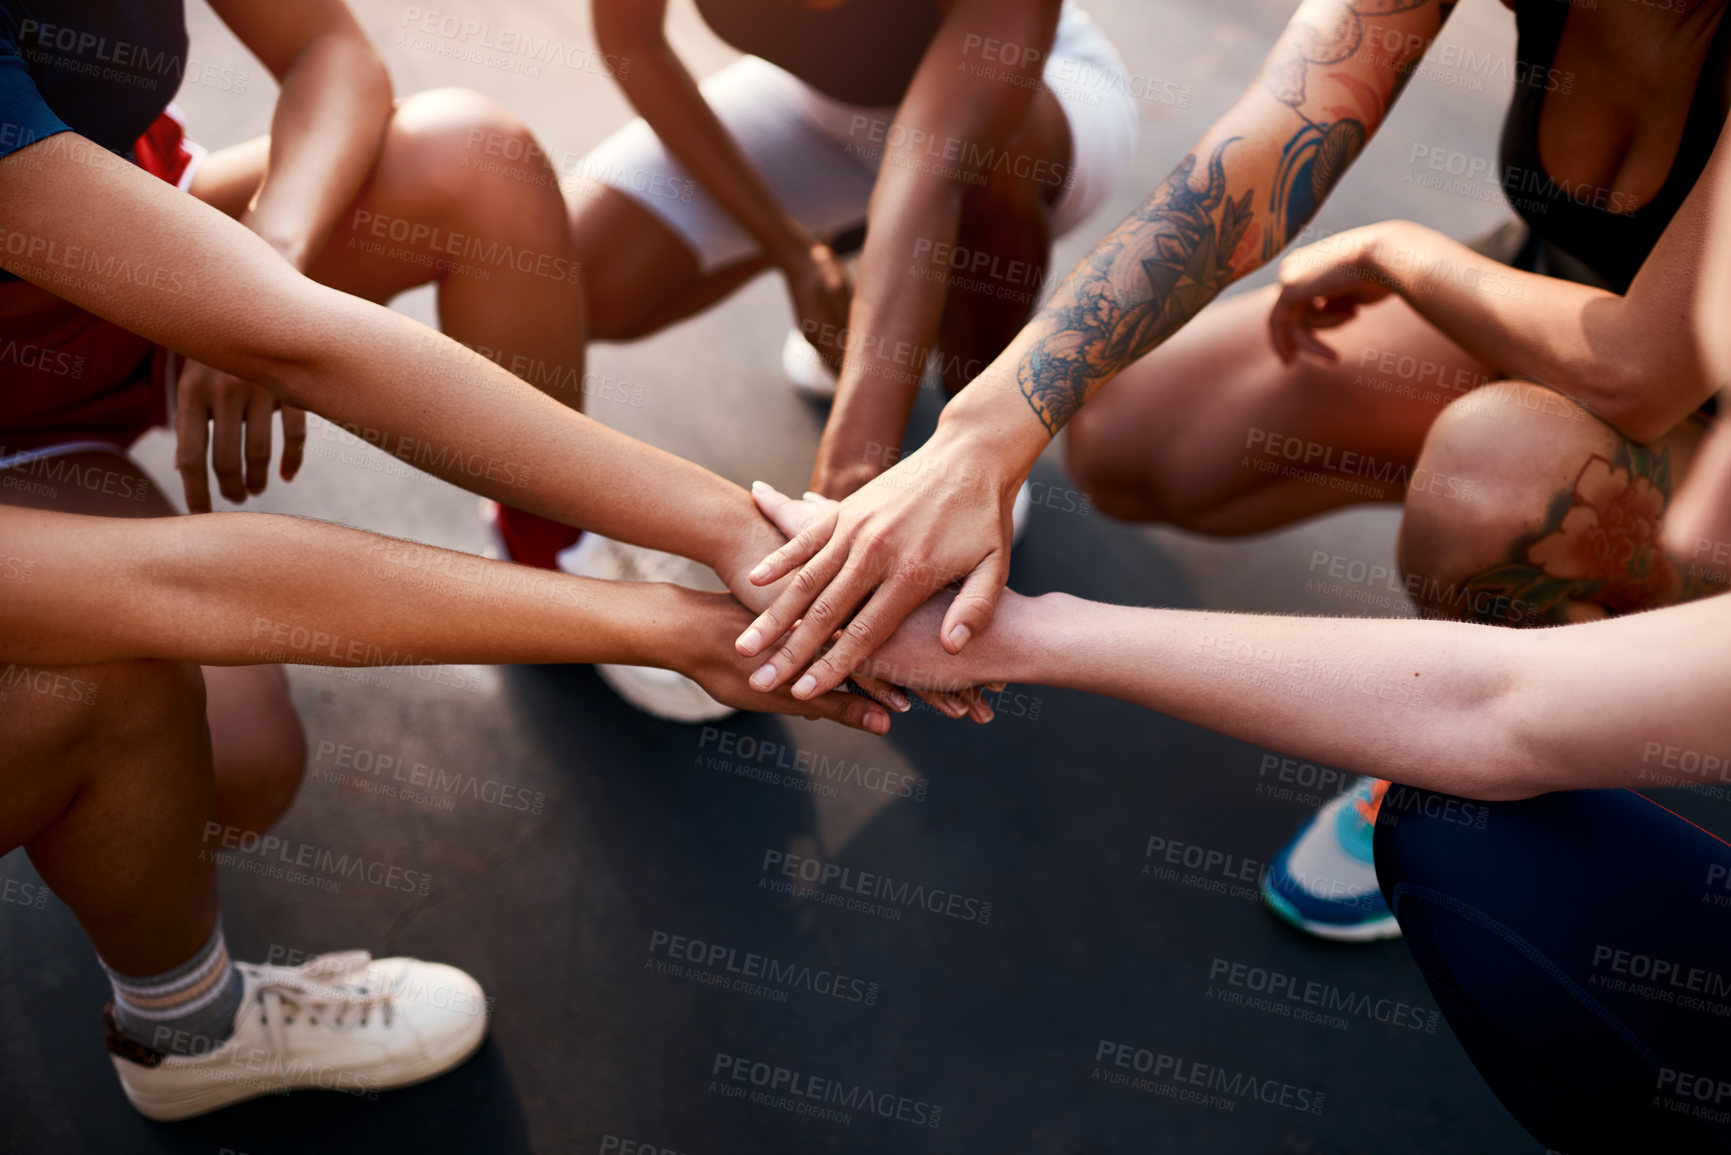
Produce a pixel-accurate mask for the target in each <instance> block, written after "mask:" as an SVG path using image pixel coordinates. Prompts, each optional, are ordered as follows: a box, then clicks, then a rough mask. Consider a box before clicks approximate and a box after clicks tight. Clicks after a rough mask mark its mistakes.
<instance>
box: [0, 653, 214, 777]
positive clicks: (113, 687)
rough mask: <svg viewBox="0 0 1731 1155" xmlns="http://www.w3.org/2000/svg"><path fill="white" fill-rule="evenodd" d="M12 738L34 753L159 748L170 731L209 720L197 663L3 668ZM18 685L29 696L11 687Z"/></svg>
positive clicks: (42, 755) (1, 680)
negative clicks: (157, 745)
mask: <svg viewBox="0 0 1731 1155" xmlns="http://www.w3.org/2000/svg"><path fill="white" fill-rule="evenodd" d="M0 682H4V683H5V685H4V686H3V687H0V689H3V690H4V691H5V692H4V693H0V697H4V698H6V699H7V700H8V707H9V708H8V710H7V713H6V730H7V733H8V736H9V737H10V738H12V739H14V740H16V741H18V742H19V743H21V744H22V745H23V746H24V747H25V748H27V749H29V750H30V752H31V754H32V756H33V757H51V756H54V755H56V754H71V753H74V752H76V751H81V750H82V751H92V752H100V751H102V750H111V749H117V750H129V749H133V748H137V747H146V746H154V745H156V744H158V743H160V742H161V740H162V738H163V735H164V733H165V732H166V731H169V730H174V729H187V728H190V727H196V726H199V725H202V722H203V718H204V705H205V697H204V682H203V679H202V678H201V677H200V676H199V670H198V667H197V666H190V665H187V664H185V663H182V662H169V661H156V660H139V661H128V662H105V663H103V664H101V665H94V666H45V667H26V666H22V665H16V664H14V665H10V666H7V667H6V668H5V670H4V671H0ZM14 688H16V689H19V690H23V691H25V692H23V693H14V692H11V691H12V690H13V689H14Z"/></svg>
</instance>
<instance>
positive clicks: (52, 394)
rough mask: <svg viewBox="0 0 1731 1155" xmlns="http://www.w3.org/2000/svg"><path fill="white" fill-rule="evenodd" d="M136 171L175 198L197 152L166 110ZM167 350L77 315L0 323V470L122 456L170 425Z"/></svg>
mask: <svg viewBox="0 0 1731 1155" xmlns="http://www.w3.org/2000/svg"><path fill="white" fill-rule="evenodd" d="M134 155H135V156H136V157H137V159H138V167H140V168H142V169H143V170H144V171H145V172H148V173H150V174H151V175H153V176H158V177H161V178H162V179H163V180H165V181H167V182H169V183H170V184H172V185H175V186H177V187H179V188H183V189H184V188H186V187H188V186H189V185H190V184H191V183H192V175H193V171H194V170H195V169H196V167H197V164H198V161H199V160H200V159H201V158H202V157H203V155H204V152H203V150H202V149H200V148H199V147H198V146H197V145H196V144H193V143H192V142H191V141H189V140H188V139H187V138H186V128H185V124H184V123H183V122H182V121H181V120H180V117H179V115H178V113H177V112H176V111H175V110H173V109H170V110H168V111H166V112H164V113H163V114H162V115H161V116H159V117H158V118H157V119H156V123H155V124H153V125H151V126H150V129H149V131H147V132H146V133H145V134H144V135H143V136H141V137H139V138H138V144H137V146H136V150H135V153H134ZM173 361H174V358H173V357H172V356H171V355H170V354H169V352H168V350H166V349H163V348H161V347H159V346H157V345H153V344H151V343H150V342H149V341H147V340H145V339H144V338H143V337H140V336H138V335H137V334H135V333H129V332H127V331H126V330H125V329H122V328H121V327H120V326H118V325H113V324H110V323H109V322H107V321H104V320H102V319H101V318H100V317H97V316H95V315H93V314H91V313H87V312H85V311H84V310H83V309H80V308H78V306H76V305H72V304H68V303H66V302H59V303H56V304H53V305H50V306H49V307H48V308H46V309H43V310H41V311H39V312H35V313H27V314H25V315H23V316H20V317H0V460H4V459H5V458H7V457H8V456H11V455H12V454H15V453H19V452H25V451H29V450H34V449H44V448H47V447H48V446H52V445H58V444H62V443H64V442H69V441H97V442H104V443H109V444H112V445H114V446H115V447H116V448H119V449H125V448H127V447H128V446H130V445H131V444H132V443H133V442H134V441H137V440H138V439H139V437H141V436H142V435H143V434H144V432H145V431H146V430H147V429H150V428H151V427H152V426H155V425H161V424H163V422H164V421H165V420H166V419H167V416H168V376H169V372H170V369H171V365H172V363H173Z"/></svg>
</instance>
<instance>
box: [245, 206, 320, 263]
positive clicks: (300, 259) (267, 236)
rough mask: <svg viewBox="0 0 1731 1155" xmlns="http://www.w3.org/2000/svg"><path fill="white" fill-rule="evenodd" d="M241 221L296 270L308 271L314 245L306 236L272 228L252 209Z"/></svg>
mask: <svg viewBox="0 0 1731 1155" xmlns="http://www.w3.org/2000/svg"><path fill="white" fill-rule="evenodd" d="M240 223H241V224H243V225H245V226H246V227H247V228H248V229H250V230H252V232H253V233H254V234H255V235H256V236H257V237H258V238H259V239H260V240H262V241H264V243H265V244H267V245H269V246H270V247H271V248H272V249H274V250H276V254H277V256H279V257H281V258H282V259H283V260H285V261H287V262H288V263H289V264H291V265H293V266H294V268H295V271H296V272H299V273H304V272H306V269H307V265H308V264H309V263H310V262H311V256H312V252H311V250H312V245H311V243H310V242H309V241H308V239H307V238H306V237H304V236H296V235H292V234H290V233H287V232H283V231H281V230H275V229H272V228H271V226H270V224H269V222H266V221H262V220H260V219H259V218H258V217H257V216H255V215H254V214H253V213H252V211H251V210H248V211H247V212H245V213H243V214H242V215H241V218H240Z"/></svg>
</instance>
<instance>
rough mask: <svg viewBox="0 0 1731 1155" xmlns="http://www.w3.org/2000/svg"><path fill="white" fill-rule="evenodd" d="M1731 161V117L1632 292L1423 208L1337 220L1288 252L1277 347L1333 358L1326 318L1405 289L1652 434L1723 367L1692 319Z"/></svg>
mask: <svg viewBox="0 0 1731 1155" xmlns="http://www.w3.org/2000/svg"><path fill="white" fill-rule="evenodd" d="M1727 169H1731V127H1728V128H1725V129H1721V131H1720V136H1719V144H1718V146H1717V147H1716V148H1715V149H1714V152H1713V157H1712V159H1711V160H1709V161H1708V163H1707V167H1706V169H1705V170H1703V171H1702V173H1701V176H1700V177H1699V179H1697V180H1696V182H1695V186H1694V188H1693V189H1691V190H1690V192H1689V196H1688V197H1687V198H1686V199H1685V200H1684V201H1683V205H1682V207H1681V208H1680V209H1679V210H1678V211H1677V215H1676V216H1675V217H1673V218H1672V219H1671V223H1670V224H1669V225H1668V226H1667V227H1666V229H1665V231H1664V233H1663V234H1662V235H1661V236H1660V237H1659V242H1658V244H1657V245H1655V246H1654V248H1653V251H1652V253H1651V254H1650V255H1649V256H1648V257H1647V260H1646V261H1645V262H1644V263H1643V264H1642V265H1641V271H1640V272H1639V273H1637V274H1636V276H1635V279H1634V282H1633V283H1632V284H1630V286H1629V289H1628V292H1626V293H1613V292H1611V291H1609V290H1606V289H1600V288H1595V287H1593V286H1591V285H1582V284H1576V283H1574V282H1571V281H1565V280H1562V279H1560V278H1557V277H1547V276H1541V275H1539V274H1537V273H1527V272H1522V271H1520V270H1518V269H1512V268H1510V267H1508V266H1507V265H1504V264H1501V263H1499V262H1497V261H1494V260H1492V259H1490V258H1489V257H1485V256H1481V255H1479V254H1478V253H1476V252H1474V251H1472V250H1471V249H1469V248H1467V247H1466V246H1465V245H1463V244H1460V243H1459V242H1458V241H1453V240H1450V239H1449V238H1447V237H1445V236H1443V235H1441V234H1440V233H1436V232H1433V231H1432V230H1430V229H1427V228H1423V227H1421V226H1419V225H1415V224H1413V223H1411V222H1410V221H1383V222H1380V223H1378V224H1374V225H1367V226H1365V227H1363V228H1357V229H1350V230H1348V231H1346V232H1343V233H1337V234H1335V235H1334V236H1331V237H1329V238H1327V239H1326V240H1323V241H1318V242H1317V243H1316V244H1314V245H1309V246H1307V247H1305V248H1303V249H1300V250H1298V251H1297V252H1294V253H1292V254H1291V255H1290V256H1288V257H1287V258H1286V260H1285V261H1283V262H1282V263H1281V267H1280V285H1281V292H1280V297H1279V298H1278V299H1277V300H1276V301H1275V303H1274V308H1273V309H1272V310H1271V312H1270V316H1269V330H1270V335H1271V336H1272V338H1273V342H1274V349H1275V352H1276V353H1278V354H1279V355H1280V357H1281V359H1282V360H1283V361H1285V362H1286V363H1287V364H1291V363H1292V362H1293V361H1294V360H1295V359H1296V358H1297V356H1298V355H1299V353H1301V352H1303V353H1309V354H1312V355H1314V356H1317V357H1320V358H1322V359H1324V360H1326V361H1333V360H1335V359H1336V358H1335V354H1334V352H1333V350H1332V349H1330V348H1329V346H1328V345H1327V344H1326V343H1325V342H1324V341H1322V340H1321V339H1320V338H1319V337H1318V336H1316V334H1315V333H1314V332H1313V330H1316V329H1324V328H1331V327H1333V326H1335V325H1339V324H1342V323H1343V322H1345V321H1347V320H1350V319H1351V318H1352V317H1353V315H1354V314H1355V313H1356V312H1357V309H1358V306H1360V305H1364V304H1369V303H1370V302H1372V301H1375V300H1378V299H1380V298H1382V297H1385V296H1387V295H1389V294H1390V293H1395V294H1398V295H1399V296H1400V297H1401V298H1402V299H1403V300H1405V301H1406V302H1407V304H1408V305H1410V306H1411V307H1412V309H1413V310H1414V311H1415V312H1417V313H1418V314H1419V315H1420V316H1422V317H1423V318H1424V319H1425V320H1427V321H1429V322H1430V323H1431V324H1432V325H1435V326H1436V327H1437V329H1438V330H1439V331H1441V332H1442V333H1443V334H1444V335H1445V336H1447V337H1448V338H1449V339H1450V340H1452V341H1454V342H1455V343H1456V344H1457V345H1460V346H1461V347H1462V348H1464V349H1465V350H1466V351H1467V352H1468V353H1470V354H1472V356H1473V357H1474V359H1475V360H1477V361H1478V362H1479V363H1480V364H1482V365H1486V366H1490V367H1491V370H1492V372H1493V373H1495V374H1496V375H1497V376H1499V377H1506V378H1514V379H1518V380H1521V381H1536V382H1538V383H1540V384H1542V385H1548V386H1549V387H1551V388H1552V389H1555V390H1556V391H1557V392H1559V393H1563V394H1566V395H1567V396H1569V397H1571V398H1573V399H1574V400H1575V401H1577V402H1579V403H1580V404H1581V405H1582V406H1583V407H1584V408H1586V409H1588V410H1590V411H1591V412H1592V413H1593V414H1594V415H1595V416H1597V417H1599V418H1600V419H1602V420H1603V421H1604V422H1605V423H1606V424H1608V425H1610V426H1611V427H1612V428H1614V429H1616V430H1617V432H1618V433H1620V434H1622V435H1623V436H1625V437H1627V438H1629V439H1630V440H1631V441H1635V442H1638V443H1640V444H1642V445H1647V444H1652V443H1654V442H1656V441H1658V440H1659V439H1660V438H1662V437H1663V436H1664V435H1665V434H1666V433H1668V432H1670V431H1671V430H1672V429H1675V428H1676V427H1677V425H1678V424H1679V423H1680V422H1682V421H1684V420H1685V419H1687V418H1688V416H1689V414H1691V413H1693V412H1694V411H1695V410H1696V409H1697V408H1698V407H1699V406H1700V405H1701V403H1702V402H1703V401H1705V400H1706V399H1707V398H1709V397H1711V396H1712V395H1713V390H1714V388H1715V386H1716V385H1718V384H1720V383H1721V382H1722V381H1723V380H1724V377H1723V376H1722V375H1720V376H1716V375H1715V374H1713V373H1712V372H1711V371H1710V369H1709V366H1708V362H1707V360H1706V359H1705V358H1704V357H1703V356H1702V351H1701V350H1700V349H1698V348H1697V347H1696V344H1695V341H1694V339H1693V336H1692V334H1691V332H1690V329H1691V324H1692V322H1693V317H1694V314H1695V312H1696V309H1697V308H1698V307H1699V302H1700V300H1701V294H1702V293H1703V291H1704V272H1705V270H1706V266H1707V264H1708V259H1707V258H1708V255H1709V254H1710V253H1713V252H1715V250H1713V249H1712V248H1711V247H1710V246H1709V245H1708V243H1707V230H1708V225H1709V223H1710V219H1711V216H1712V214H1713V213H1714V212H1716V211H1721V210H1718V209H1717V205H1716V201H1717V198H1718V197H1719V195H1720V193H1719V189H1720V186H1723V185H1726V184H1727V183H1728V182H1727V180H1726V175H1725V174H1726V170H1727Z"/></svg>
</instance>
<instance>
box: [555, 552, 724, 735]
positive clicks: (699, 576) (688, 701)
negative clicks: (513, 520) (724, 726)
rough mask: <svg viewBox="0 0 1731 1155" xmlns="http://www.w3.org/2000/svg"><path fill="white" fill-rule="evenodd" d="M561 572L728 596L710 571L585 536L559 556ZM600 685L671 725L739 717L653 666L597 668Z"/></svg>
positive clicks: (683, 678) (697, 688)
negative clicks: (670, 585)
mask: <svg viewBox="0 0 1731 1155" xmlns="http://www.w3.org/2000/svg"><path fill="white" fill-rule="evenodd" d="M558 561H559V568H560V569H561V570H563V571H565V572H566V573H568V574H575V575H576V576H577V577H586V578H600V579H602V580H603V581H616V582H619V581H623V582H671V583H672V584H674V585H677V586H684V587H685V588H686V589H693V590H725V589H726V588H727V587H726V586H725V585H723V584H722V582H721V579H719V578H717V577H716V576H715V572H714V571H713V570H711V569H710V568H709V567H708V566H702V565H699V564H697V563H696V562H694V561H689V560H687V559H685V558H682V557H678V556H675V555H674V554H670V553H662V552H661V551H659V550H653V549H644V548H642V547H641V546H635V545H626V544H624V543H623V542H618V541H614V540H613V539H611V538H606V537H602V536H601V535H600V534H598V533H593V532H586V533H584V535H583V536H582V537H581V538H579V539H578V540H577V544H576V545H574V546H572V547H571V548H570V549H567V550H563V551H562V552H561V553H560V554H559V558H558ZM595 672H596V673H598V674H600V675H601V680H602V681H604V682H606V683H607V684H608V685H609V686H612V687H613V690H614V692H615V693H617V694H618V695H619V696H620V697H621V698H624V699H625V700H626V701H627V702H630V703H631V704H632V705H633V706H636V707H637V708H638V709H639V710H642V711H643V712H644V713H645V714H649V715H652V716H653V717H656V718H664V719H666V720H668V721H670V722H713V721H715V720H717V719H719V718H725V717H727V716H728V715H729V714H732V713H734V712H735V711H734V709H733V707H732V706H727V705H723V704H722V703H720V702H717V701H716V700H715V699H714V698H711V697H710V696H709V694H708V693H706V692H705V691H704V689H703V687H702V686H699V685H698V684H697V683H696V682H694V681H692V680H691V679H690V678H687V677H686V676H685V675H684V674H681V673H678V672H676V671H674V670H662V669H658V668H656V667H654V666H596V667H595Z"/></svg>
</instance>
